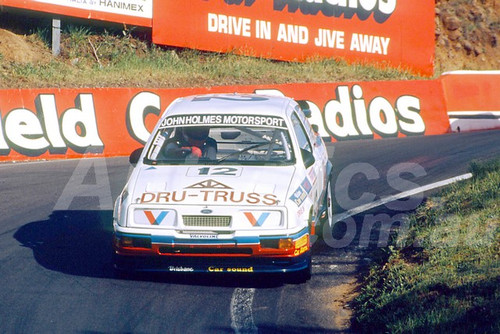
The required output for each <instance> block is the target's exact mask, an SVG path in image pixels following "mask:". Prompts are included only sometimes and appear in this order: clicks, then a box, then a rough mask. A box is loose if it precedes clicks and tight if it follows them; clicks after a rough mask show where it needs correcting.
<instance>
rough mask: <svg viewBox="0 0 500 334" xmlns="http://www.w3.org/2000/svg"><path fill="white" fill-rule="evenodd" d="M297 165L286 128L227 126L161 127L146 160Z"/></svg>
mask: <svg viewBox="0 0 500 334" xmlns="http://www.w3.org/2000/svg"><path fill="white" fill-rule="evenodd" d="M283 124H284V122H283ZM294 162H295V156H294V152H293V147H292V143H291V141H290V136H289V133H288V130H287V128H286V127H271V126H260V125H259V126H256V125H247V126H245V125H228V124H215V125H210V126H207V125H200V124H195V125H183V126H161V127H160V128H159V129H158V130H157V132H156V133H155V134H154V137H153V140H152V142H151V145H150V147H149V148H148V149H147V154H146V159H145V163H146V164H152V165H160V164H161V165H179V164H200V165H216V164H241V165H259V166H262V165H283V164H285V165H286V164H292V163H294Z"/></svg>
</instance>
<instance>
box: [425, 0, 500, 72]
mask: <svg viewBox="0 0 500 334" xmlns="http://www.w3.org/2000/svg"><path fill="white" fill-rule="evenodd" d="M435 22H436V64H435V65H436V71H437V72H444V71H451V70H461V69H465V70H494V69H500V46H499V44H500V40H499V39H500V0H437V1H436V18H435Z"/></svg>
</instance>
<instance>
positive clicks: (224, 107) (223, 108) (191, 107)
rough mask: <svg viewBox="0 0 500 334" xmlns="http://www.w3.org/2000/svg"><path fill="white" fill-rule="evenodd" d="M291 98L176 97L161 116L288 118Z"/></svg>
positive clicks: (223, 95) (236, 96)
mask: <svg viewBox="0 0 500 334" xmlns="http://www.w3.org/2000/svg"><path fill="white" fill-rule="evenodd" d="M293 103H295V102H294V101H293V99H291V98H289V97H282V96H271V95H258V94H241V93H233V94H205V95H193V96H187V97H181V98H178V99H176V100H175V101H174V102H173V103H172V104H171V105H170V106H169V107H168V108H167V110H166V111H165V114H164V115H163V117H166V116H172V115H180V114H182V115H186V114H242V115H249V114H250V115H266V116H281V117H283V118H285V119H286V118H288V117H289V113H291V110H293V108H290V107H289V106H290V104H293Z"/></svg>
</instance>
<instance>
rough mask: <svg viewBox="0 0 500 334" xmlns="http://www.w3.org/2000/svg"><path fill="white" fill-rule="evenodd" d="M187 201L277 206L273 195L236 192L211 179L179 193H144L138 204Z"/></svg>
mask: <svg viewBox="0 0 500 334" xmlns="http://www.w3.org/2000/svg"><path fill="white" fill-rule="evenodd" d="M188 200H195V201H198V202H207V203H227V204H256V205H276V204H278V198H277V197H276V195H274V194H269V193H256V192H244V191H236V190H234V189H233V188H231V187H229V186H227V185H225V184H223V183H220V182H218V181H215V180H212V179H208V180H205V181H202V182H198V183H195V184H192V185H190V186H187V187H185V188H184V189H183V190H179V191H177V190H176V191H168V192H167V191H164V192H144V193H143V194H142V195H141V198H140V203H182V202H185V201H188Z"/></svg>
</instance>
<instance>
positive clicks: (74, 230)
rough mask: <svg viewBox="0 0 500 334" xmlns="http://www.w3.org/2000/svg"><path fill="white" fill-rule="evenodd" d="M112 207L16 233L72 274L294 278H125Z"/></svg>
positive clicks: (235, 282) (239, 282)
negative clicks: (118, 269) (117, 258)
mask: <svg viewBox="0 0 500 334" xmlns="http://www.w3.org/2000/svg"><path fill="white" fill-rule="evenodd" d="M112 216H113V212H112V211H111V210H108V211H97V210H95V211H92V210H89V211H85V210H68V211H54V212H52V214H51V215H50V217H49V218H48V219H47V220H43V221H36V222H32V223H29V224H26V225H24V226H22V227H21V228H20V229H19V230H18V231H17V232H16V233H15V234H14V238H15V239H16V240H17V241H19V242H20V243H21V245H22V247H28V248H31V250H32V251H33V256H34V258H35V260H36V261H37V263H38V264H40V265H41V266H43V267H44V268H46V269H49V270H53V271H57V272H61V273H64V274H68V275H76V276H87V277H95V278H109V279H120V280H123V279H126V280H129V281H134V280H140V281H152V282H163V283H169V284H183V285H201V286H222V287H252V288H272V287H278V286H281V285H283V284H286V283H289V279H288V277H287V276H285V275H279V274H273V275H270V274H252V275H245V274H236V275H233V274H231V275H227V274H225V275H224V274H198V273H197V274H185V273H184V274H183V273H140V274H139V273H138V274H134V275H130V276H125V277H122V276H120V275H117V274H116V273H115V270H114V268H113V247H112V238H113V227H112V219H113V217H112Z"/></svg>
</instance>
